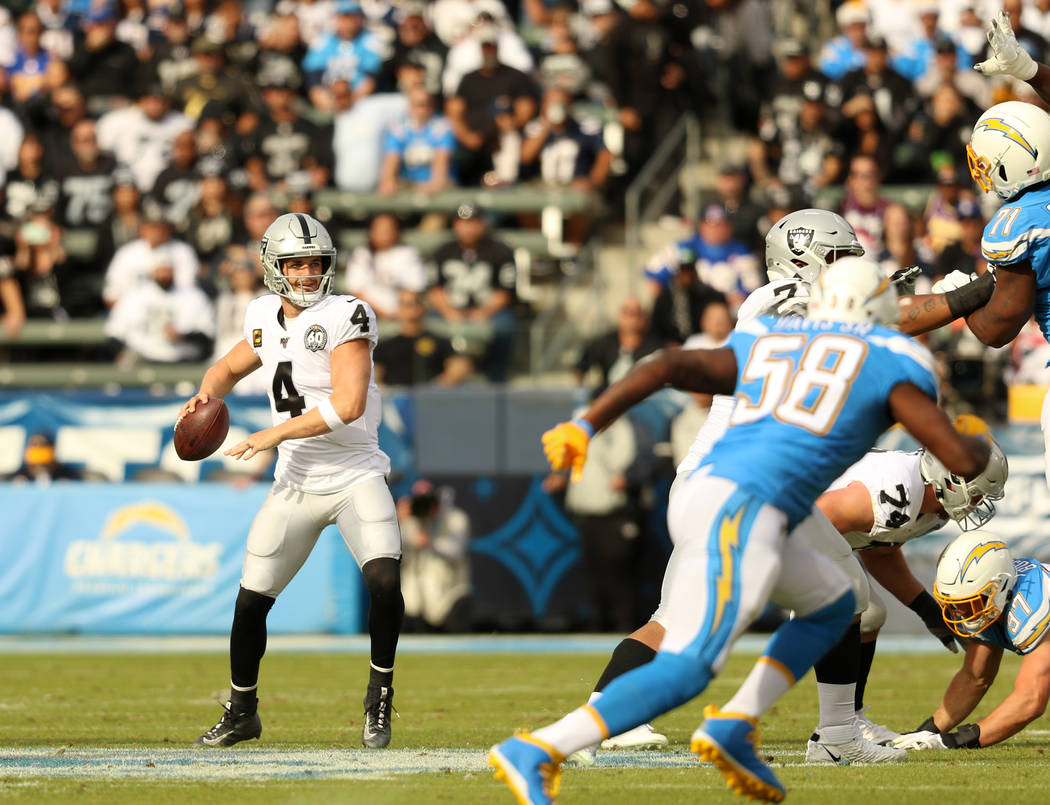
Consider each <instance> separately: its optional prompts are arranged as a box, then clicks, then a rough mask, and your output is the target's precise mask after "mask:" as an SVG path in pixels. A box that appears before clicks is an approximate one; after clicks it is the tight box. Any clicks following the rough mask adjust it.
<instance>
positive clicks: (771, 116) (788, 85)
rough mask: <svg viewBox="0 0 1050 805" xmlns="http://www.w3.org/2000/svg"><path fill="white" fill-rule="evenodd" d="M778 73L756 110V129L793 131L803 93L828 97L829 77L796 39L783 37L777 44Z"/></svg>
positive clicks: (795, 128)
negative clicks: (760, 105) (758, 109)
mask: <svg viewBox="0 0 1050 805" xmlns="http://www.w3.org/2000/svg"><path fill="white" fill-rule="evenodd" d="M776 53H777V55H778V56H779V59H778V61H777V73H776V76H775V77H774V78H773V83H772V86H771V87H770V90H769V93H768V96H767V98H766V100H765V102H764V103H763V105H762V108H761V110H760V112H759V122H758V131H759V132H760V135H761V133H762V132H765V133H767V134H768V133H772V132H776V131H783V132H788V131H794V130H797V129H798V118H799V114H800V113H801V110H802V104H803V102H804V101H805V98H806V96H807V95H808V96H813V95H815V94H816V93H818V92H819V93H821V94H824V95H825V97H827V88H828V80H827V79H826V78H825V77H824V75H823V74H822V73H820V72H819V71H818V70H815V69H814V68H813V64H812V62H811V61H810V58H809V51H808V50H807V49H806V48H805V46H804V45H803V44H802V43H801V42H800V41H799V40H797V39H785V40H783V41H781V42H780V43H779V45H778V46H777V48H776Z"/></svg>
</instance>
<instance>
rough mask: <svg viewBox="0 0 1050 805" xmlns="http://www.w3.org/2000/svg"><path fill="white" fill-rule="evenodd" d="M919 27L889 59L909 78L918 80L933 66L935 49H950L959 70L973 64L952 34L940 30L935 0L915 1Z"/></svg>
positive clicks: (938, 7)
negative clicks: (917, 2) (916, 2)
mask: <svg viewBox="0 0 1050 805" xmlns="http://www.w3.org/2000/svg"><path fill="white" fill-rule="evenodd" d="M917 11H918V15H919V23H920V28H919V30H918V31H916V33H915V35H914V36H913V38H911V39H910V40H909V41H908V42H907V44H906V45H905V46H904V47H902V48H901V49H900V50H899V51H897V52H895V53H894V54H893V56H892V58H891V59H890V64H891V65H892V66H893V69H894V70H896V71H897V72H898V73H900V74H901V75H902V76H904V77H905V78H907V79H908V80H909V81H912V82H915V81H918V80H919V79H920V78H921V77H922V76H924V75H925V74H926V73H927V71H928V70H929V69H930V68H931V67H932V66H933V62H934V59H935V58H936V54H937V52H938V50H939V49H943V50H945V51H948V49H949V47H950V51H948V52H951V53H952V54H953V55H954V56H955V59H956V64H957V66H958V68H959V69H960V70H968V69H969V68H971V67H973V61H972V60H971V59H970V54H969V53H967V52H966V49H965V48H963V47H960V46H957V45H956V44H955V42H954V41H953V40H952V38H951V37H950V36H949V35H948V34H947V33H945V32H944V31H942V30H940V28H939V27H938V24H937V23H938V21H939V20H940V13H941V9H940V5H939V4H938V3H937V2H936V0H923V1H922V2H920V3H919V4H918V8H917Z"/></svg>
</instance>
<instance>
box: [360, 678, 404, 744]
mask: <svg viewBox="0 0 1050 805" xmlns="http://www.w3.org/2000/svg"><path fill="white" fill-rule="evenodd" d="M391 711H393V712H394V713H396V712H397V710H394V689H393V688H392V687H387V686H386V685H383V686H376V687H372V686H371V685H369V686H368V692H367V693H366V694H365V725H364V726H363V727H362V728H361V743H362V744H364V746H365V748H366V749H382V748H384V747H385V746H387V745H388V744H389V743H390V716H391Z"/></svg>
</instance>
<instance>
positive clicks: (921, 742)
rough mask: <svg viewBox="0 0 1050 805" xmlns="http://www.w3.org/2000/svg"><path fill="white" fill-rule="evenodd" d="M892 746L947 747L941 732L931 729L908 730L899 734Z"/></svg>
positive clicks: (912, 747) (891, 742) (911, 747)
mask: <svg viewBox="0 0 1050 805" xmlns="http://www.w3.org/2000/svg"><path fill="white" fill-rule="evenodd" d="M890 746H892V747H895V748H897V749H917V750H920V751H921V750H924V749H947V748H948V747H947V746H945V745H944V740H943V739H942V738H941V734H940V733H939V732H931V731H930V730H919V731H918V732H906V733H904V734H903V735H898V736H897V737H896V738H894V739H893V740H892V741H890Z"/></svg>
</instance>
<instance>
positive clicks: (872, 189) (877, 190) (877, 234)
mask: <svg viewBox="0 0 1050 805" xmlns="http://www.w3.org/2000/svg"><path fill="white" fill-rule="evenodd" d="M845 185H846V197H845V198H844V199H843V201H842V207H841V208H840V209H839V213H840V214H841V215H842V217H843V218H845V219H846V220H847V221H848V222H849V224H850V226H852V227H853V229H854V231H855V232H856V233H857V240H859V241H860V244H861V246H863V247H864V253H865V254H878V253H879V252H880V251H882V249H883V246H884V244H883V241H882V231H883V223H882V219H883V216H884V215H885V214H886V207H887V206H888V205H889V201H888V200H887V199H886V198H885V197H884V196H883V195H882V170H881V168H880V167H879V163H878V161H877V160H876V159H875V157H873V156H871V155H868V154H858V155H857V156H855V157H853V158H852V159H851V160H850V163H849V173H848V174H847V175H846V183H845Z"/></svg>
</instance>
